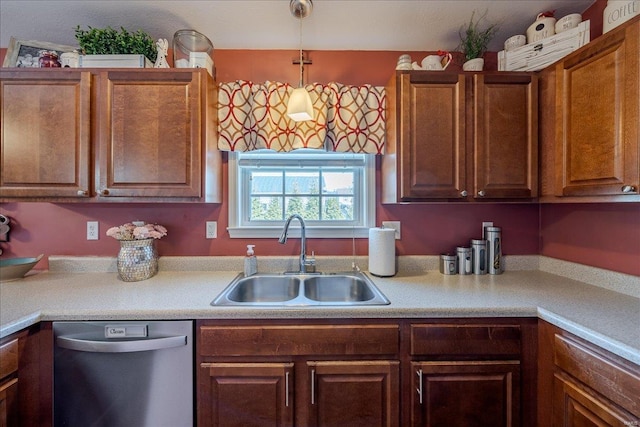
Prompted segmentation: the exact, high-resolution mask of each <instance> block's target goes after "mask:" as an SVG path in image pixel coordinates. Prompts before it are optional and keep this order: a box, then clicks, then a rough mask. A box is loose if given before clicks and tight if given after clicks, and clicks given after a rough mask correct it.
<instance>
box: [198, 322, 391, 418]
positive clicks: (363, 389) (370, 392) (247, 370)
mask: <svg viewBox="0 0 640 427" xmlns="http://www.w3.org/2000/svg"><path fill="white" fill-rule="evenodd" d="M341 323H342V321H336V324H331V322H329V323H327V324H318V323H313V324H306V323H302V324H300V323H298V324H287V323H286V322H284V323H283V322H279V321H270V322H263V323H261V324H255V323H244V322H240V321H236V322H234V323H229V324H226V325H225V324H221V322H200V323H199V328H198V338H197V339H198V341H197V346H198V349H197V353H198V366H199V368H198V373H197V377H198V378H197V384H198V393H197V395H198V398H197V400H198V401H197V412H198V415H197V419H198V425H199V426H225V427H227V426H243V427H246V426H256V427H258V426H260V427H261V426H267V425H268V426H294V425H296V426H326V427H333V426H349V427H358V426H362V427H369V426H386V427H395V426H399V425H400V409H399V408H400V406H399V405H400V360H399V359H398V358H399V352H400V344H399V342H400V333H399V325H398V324H395V323H384V324H369V323H363V324H358V323H349V324H341Z"/></svg>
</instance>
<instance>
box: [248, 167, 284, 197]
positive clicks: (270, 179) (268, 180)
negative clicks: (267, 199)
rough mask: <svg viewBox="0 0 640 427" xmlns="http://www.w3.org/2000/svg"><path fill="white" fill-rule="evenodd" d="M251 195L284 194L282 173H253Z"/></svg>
mask: <svg viewBox="0 0 640 427" xmlns="http://www.w3.org/2000/svg"><path fill="white" fill-rule="evenodd" d="M251 194H282V172H280V171H274V172H269V171H252V172H251Z"/></svg>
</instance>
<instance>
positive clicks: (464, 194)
mask: <svg viewBox="0 0 640 427" xmlns="http://www.w3.org/2000/svg"><path fill="white" fill-rule="evenodd" d="M467 194H469V193H467V190H462V191H461V192H460V197H467Z"/></svg>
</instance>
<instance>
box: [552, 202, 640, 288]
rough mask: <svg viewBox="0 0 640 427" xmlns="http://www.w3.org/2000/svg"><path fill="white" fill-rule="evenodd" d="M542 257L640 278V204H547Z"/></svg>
mask: <svg viewBox="0 0 640 427" xmlns="http://www.w3.org/2000/svg"><path fill="white" fill-rule="evenodd" d="M540 218H541V220H540V243H541V246H540V253H541V254H543V255H546V256H550V257H553V258H559V259H564V260H567V261H573V262H579V263H581V264H587V265H592V266H596V267H603V268H607V269H611V270H614V271H620V272H623V273H628V274H633V275H636V276H640V203H617V204H616V203H605V204H587V203H583V204H543V205H541V206H540Z"/></svg>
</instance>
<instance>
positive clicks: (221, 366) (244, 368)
mask: <svg viewBox="0 0 640 427" xmlns="http://www.w3.org/2000/svg"><path fill="white" fill-rule="evenodd" d="M200 366H201V368H200V371H201V372H200V381H201V383H200V385H199V387H198V392H199V393H198V395H199V398H198V425H199V426H224V427H233V426H237V427H251V426H255V427H264V426H277V427H280V426H293V378H292V377H293V373H292V372H293V371H292V370H293V363H203V364H201V365H200Z"/></svg>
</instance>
